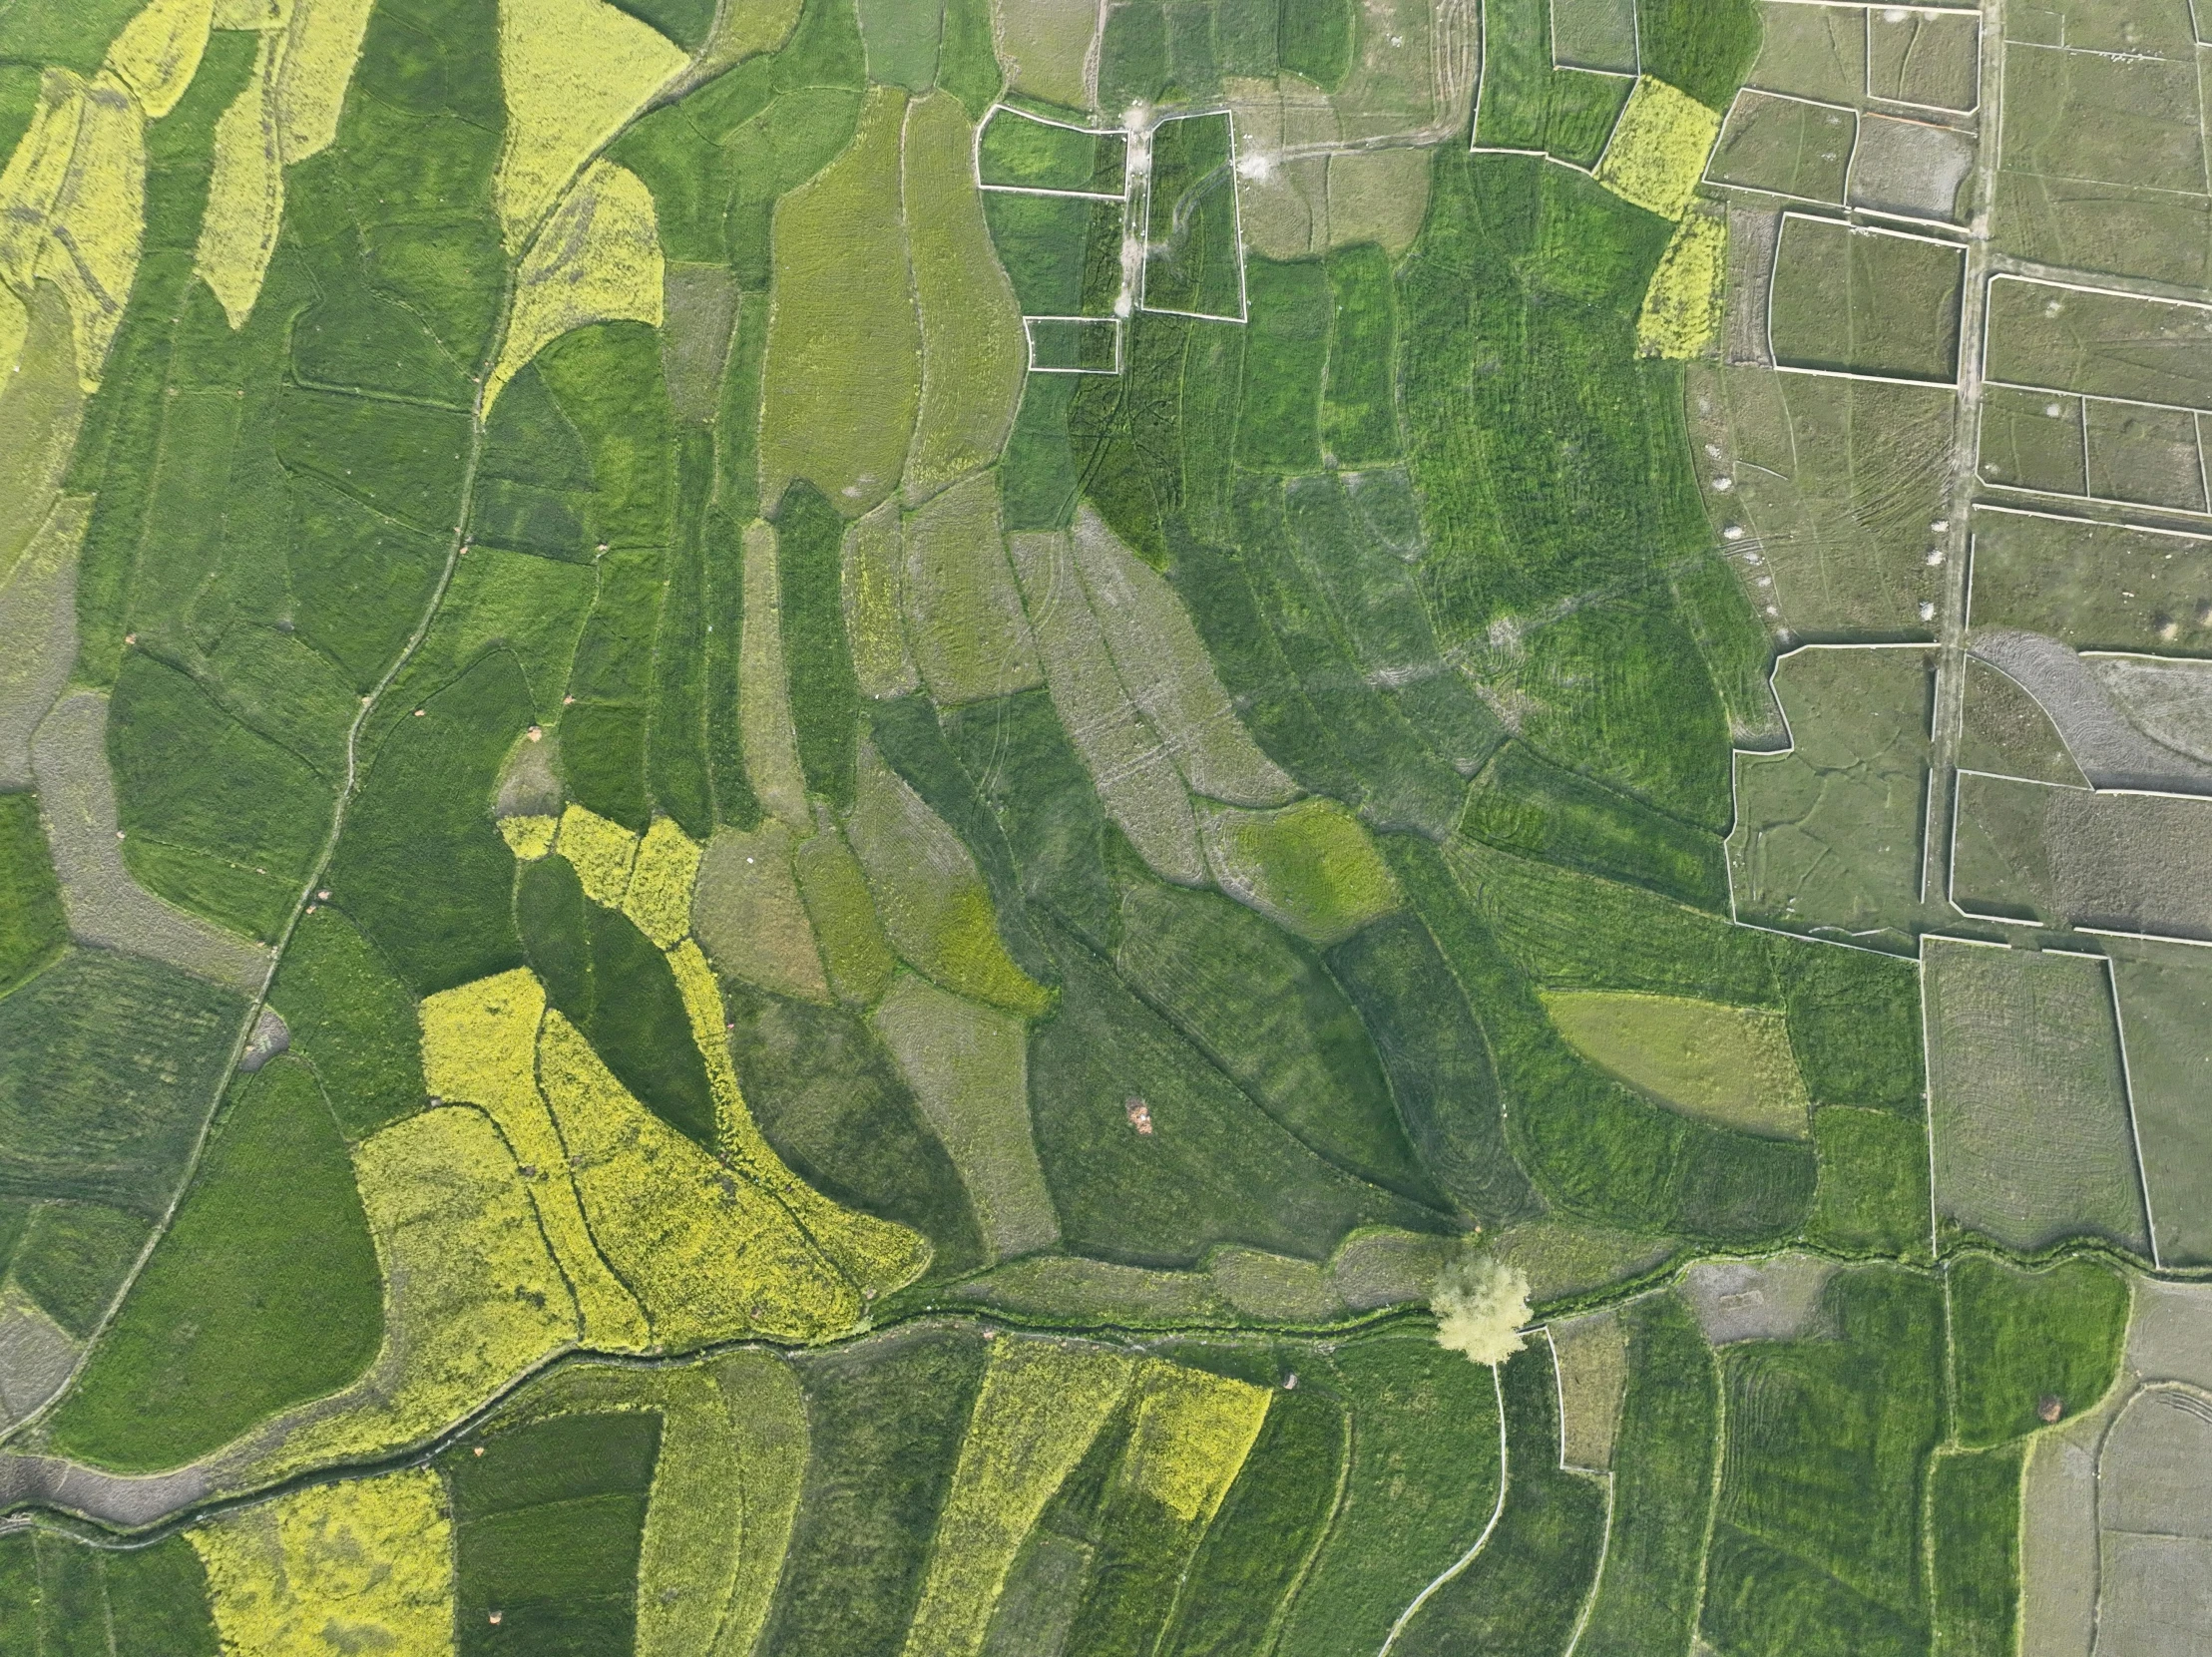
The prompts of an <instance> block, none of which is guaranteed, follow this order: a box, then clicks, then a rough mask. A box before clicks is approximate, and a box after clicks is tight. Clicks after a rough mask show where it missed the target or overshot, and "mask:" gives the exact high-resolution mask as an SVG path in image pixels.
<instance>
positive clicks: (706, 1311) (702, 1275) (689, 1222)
mask: <svg viewBox="0 0 2212 1657" xmlns="http://www.w3.org/2000/svg"><path fill="white" fill-rule="evenodd" d="M538 1074H539V1079H540V1082H541V1084H542V1085H543V1087H544V1089H545V1094H546V1099H547V1102H548V1103H550V1104H551V1105H552V1106H553V1115H554V1120H555V1122H556V1124H557V1125H558V1126H559V1128H560V1130H561V1137H562V1140H563V1142H564V1143H566V1144H567V1146H568V1148H569V1157H570V1165H571V1167H572V1168H573V1169H574V1171H575V1177H576V1185H577V1191H578V1193H579V1194H580V1195H581V1196H582V1197H583V1199H584V1214H585V1218H586V1220H587V1221H589V1222H590V1224H591V1227H592V1234H593V1235H594V1236H595V1237H597V1238H598V1239H599V1242H600V1247H601V1249H602V1251H603V1252H604V1253H605V1254H606V1256H607V1259H608V1262H609V1264H610V1265H612V1266H613V1267H614V1268H615V1269H616V1270H617V1271H618V1272H620V1273H622V1275H623V1277H624V1278H625V1279H626V1280H627V1281H628V1282H629V1283H631V1284H632V1285H634V1286H635V1288H636V1291H637V1293H638V1296H639V1298H640V1299H641V1300H642V1301H643V1302H644V1303H645V1306H646V1310H647V1312H648V1314H649V1315H650V1316H651V1317H652V1319H653V1324H654V1331H655V1334H656V1335H657V1336H658V1337H659V1338H660V1339H661V1340H662V1341H663V1342H664V1343H666V1344H668V1345H683V1346H688V1345H695V1344H698V1343H701V1342H705V1341H714V1340H723V1339H727V1338H728V1337H731V1336H736V1335H745V1334H756V1335H771V1336H777V1337H780V1338H782V1339H785V1340H797V1341H809V1340H820V1339H823V1338H825V1337H828V1336H832V1335H840V1334H843V1333H844V1332H845V1331H847V1330H849V1329H851V1328H852V1327H853V1325H854V1324H855V1323H856V1322H857V1321H858V1320H859V1317H860V1308H861V1302H860V1295H859V1293H858V1292H857V1291H856V1290H855V1289H854V1288H853V1286H852V1285H851V1284H850V1283H848V1282H846V1281H845V1279H844V1278H843V1277H842V1276H841V1275H839V1274H838V1273H837V1272H836V1271H835V1270H834V1269H833V1268H832V1267H830V1265H829V1264H828V1263H827V1262H826V1261H824V1260H823V1259H822V1257H821V1255H820V1254H819V1253H817V1252H816V1250H815V1249H814V1247H813V1245H812V1244H811V1243H810V1242H809V1241H808V1239H807V1236H806V1233H805V1232H804V1231H802V1230H801V1229H800V1228H799V1226H798V1224H797V1222H796V1221H794V1220H793V1219H792V1217H791V1215H790V1213H789V1211H788V1210H787V1209H786V1208H785V1207H784V1205H783V1204H782V1203H780V1202H778V1201H777V1200H776V1198H775V1197H774V1196H773V1195H771V1194H770V1193H768V1192H767V1191H764V1190H762V1189H761V1188H760V1187H759V1186H757V1185H755V1184H753V1183H752V1182H751V1181H750V1180H747V1179H742V1178H739V1177H738V1176H737V1175H735V1174H733V1173H732V1172H731V1171H730V1170H728V1169H726V1168H724V1167H723V1166H722V1165H721V1164H720V1163H718V1162H716V1161H715V1160H714V1158H713V1157H711V1156H709V1155H708V1154H707V1153H706V1152H705V1151H703V1150H701V1149H700V1148H699V1147H698V1146H697V1145H695V1144H693V1143H692V1142H691V1141H690V1140H689V1139H687V1138H685V1137H684V1136H683V1135H682V1134H680V1133H678V1132H677V1131H676V1130H675V1129H674V1128H672V1127H670V1126H668V1124H667V1123H665V1122H664V1121H662V1120H661V1118H660V1117H658V1116H656V1115H654V1114H653V1113H652V1112H651V1111H649V1110H648V1109H647V1108H646V1107H645V1106H644V1105H642V1104H640V1103H639V1102H638V1101H637V1099H635V1098H634V1097H632V1096H631V1094H630V1091H629V1089H628V1088H626V1087H624V1086H623V1084H622V1083H621V1082H620V1081H618V1080H616V1079H615V1076H614V1073H613V1072H612V1071H610V1070H609V1069H608V1068H607V1066H606V1064H604V1063H603V1062H601V1060H600V1056H599V1054H598V1053H596V1052H594V1051H593V1050H592V1047H591V1043H589V1042H588V1041H586V1040H585V1039H584V1037H583V1036H582V1035H581V1034H580V1033H579V1032H578V1031H577V1029H576V1027H575V1026H574V1025H572V1024H570V1023H569V1021H568V1020H567V1019H565V1018H563V1017H562V1016H561V1014H560V1013H559V1012H557V1011H556V1012H551V1013H548V1014H547V1015H546V1020H545V1028H544V1032H543V1034H542V1035H541V1036H539V1041H538Z"/></svg>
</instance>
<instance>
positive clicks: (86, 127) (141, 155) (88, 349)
mask: <svg viewBox="0 0 2212 1657" xmlns="http://www.w3.org/2000/svg"><path fill="white" fill-rule="evenodd" d="M49 233H50V238H51V239H52V240H53V241H55V242H58V243H61V244H63V245H58V246H56V247H55V248H54V249H53V251H52V253H51V254H50V255H48V256H45V257H42V258H41V259H40V261H39V275H40V276H41V277H42V278H44V279H46V280H48V281H51V282H53V283H54V284H55V285H56V286H57V287H59V288H60V289H61V290H62V296H63V297H64V298H65V299H67V300H68V301H69V322H70V332H71V334H72V335H73V336H74V338H75V340H76V343H77V378H78V380H79V381H80V383H82V384H83V386H84V388H85V389H86V390H87V391H92V390H94V389H96V388H97V387H98V386H99V384H100V371H101V368H102V367H103V365H104V364H105V363H106V362H107V360H108V347H109V346H110V345H112V344H113V343H114V342H115V336H116V330H117V329H118V328H120V327H122V326H123V307H124V306H125V305H127V304H129V303H130V300H131V284H132V283H133V282H134V281H136V280H137V279H138V273H139V251H140V248H141V247H142V246H143V244H144V243H145V240H146V117H145V116H144V115H143V114H142V113H141V112H140V110H139V104H138V100H137V99H136V98H134V97H132V96H131V89H130V88H129V87H127V86H125V85H124V84H123V83H122V82H121V81H120V80H117V79H116V78H115V76H113V75H112V74H109V73H108V72H106V71H103V72H102V73H101V74H100V75H99V77H98V78H96V79H95V80H94V81H93V82H92V84H91V85H90V86H88V87H86V88H85V90H84V92H83V93H82V94H81V95H80V98H79V114H78V120H77V145H76V148H75V150H73V151H72V152H71V154H70V158H69V172H68V174H67V176H66V177H64V178H63V180H62V188H61V191H60V192H59V194H57V195H56V197H55V198H54V218H53V227H52V230H51V231H50V232H49ZM64 246H66V249H67V250H66V252H65V251H64Z"/></svg>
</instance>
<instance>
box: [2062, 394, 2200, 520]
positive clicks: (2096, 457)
mask: <svg viewBox="0 0 2212 1657" xmlns="http://www.w3.org/2000/svg"><path fill="white" fill-rule="evenodd" d="M2087 409H2088V428H2089V430H2088V447H2089V493H2090V494H2091V495H2092V496H2094V497H2095V498H2096V499H2098V500H2100V501H2132V502H2135V503H2136V504H2138V505H2141V506H2147V507H2165V508H2167V509H2168V510H2169V511H2173V512H2202V511H2203V510H2204V459H2203V456H2202V455H2201V454H2200V453H2199V452H2198V449H2197V421H2198V419H2199V418H2200V417H2199V416H2198V415H2197V414H2196V413H2195V412H2194V411H2193V410H2190V409H2179V408H2158V407H2155V406H2153V405H2151V404H2147V403H2114V402H2108V401H2106V400H2105V399H2103V398H2100V397H2092V398H2089V399H2088V401H2087Z"/></svg>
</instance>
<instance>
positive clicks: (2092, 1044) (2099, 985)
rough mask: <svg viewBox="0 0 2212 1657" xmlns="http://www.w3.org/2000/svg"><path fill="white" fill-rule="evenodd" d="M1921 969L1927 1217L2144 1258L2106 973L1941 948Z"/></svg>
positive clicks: (2036, 1243) (2100, 968) (1933, 949)
mask: <svg viewBox="0 0 2212 1657" xmlns="http://www.w3.org/2000/svg"><path fill="white" fill-rule="evenodd" d="M1921 960H1922V964H1923V975H1922V990H1923V994H1924V996H1925V997H1926V1001H1927V1010H1926V1017H1927V1021H1928V1050H1929V1057H1930V1061H1931V1067H1930V1072H1929V1078H1928V1080H1929V1112H1930V1119H1931V1132H1932V1135H1933V1138H1934V1142H1935V1178H1936V1207H1937V1210H1938V1212H1939V1213H1941V1214H1942V1215H1943V1216H1944V1217H1945V1218H1947V1219H1950V1220H1953V1221H1956V1222H1957V1223H1958V1224H1960V1225H1962V1226H1965V1227H1967V1228H1968V1229H1969V1230H1972V1231H1978V1232H1981V1233H1982V1234H1983V1235H1985V1236H1987V1237H1991V1238H1992V1239H1994V1240H1995V1241H1997V1242H1998V1243H2001V1244H2003V1245H2004V1246H2005V1247H2007V1248H2013V1249H2021V1250H2033V1249H2039V1248H2042V1247H2044V1246H2046V1245H2048V1244H2050V1243H2052V1242H2055V1241H2056V1240H2057V1239H2059V1238H2061V1237H2067V1236H2074V1235H2078V1234H2083V1233H2086V1234H2089V1235H2093V1236H2101V1237H2105V1238H2109V1239H2110V1240H2111V1241H2113V1242H2115V1243H2119V1244H2121V1245H2122V1246H2124V1247H2127V1248H2132V1249H2136V1250H2138V1251H2140V1252H2142V1253H2145V1254H2147V1253H2148V1252H2149V1250H2150V1238H2149V1234H2148V1231H2147V1229H2146V1226H2145V1224H2144V1218H2143V1195H2142V1188H2141V1184H2140V1181H2139V1176H2138V1174H2137V1170H2136V1160H2135V1137H2134V1133H2133V1130H2132V1128H2131V1126H2130V1123H2129V1119H2128V1105H2127V1086H2126V1080H2125V1076H2124V1074H2123V1072H2122V1068H2121V1061H2120V1043H2119V1036H2118V1032H2117V1030H2116V1029H2115V1028H2114V1025H2113V1018H2112V991H2111V984H2110V980H2109V977H2108V974H2107V969H2106V965H2105V963H2104V962H2103V961H2102V960H2101V959H2099V958H2098V957H2095V956H2084V955H2067V954H2061V953H2057V952H2053V951H2046V952H2042V953H2035V952H2032V951H2026V950H2007V949H1999V948H1994V947H1992V946H1990V945H1984V944H1966V943H1961V942H1958V941H1956V940H1953V939H1947V938H1928V939H1925V940H1923V942H1922V950H1921Z"/></svg>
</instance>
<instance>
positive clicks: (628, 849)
mask: <svg viewBox="0 0 2212 1657" xmlns="http://www.w3.org/2000/svg"><path fill="white" fill-rule="evenodd" d="M554 849H555V850H557V851H559V852H560V854H561V855H562V856H563V857H565V858H567V859H568V860H569V861H570V862H571V863H573V864H575V865H576V878H577V879H578V880H580V881H582V882H583V883H584V895H585V896H586V897H587V898H590V899H591V900H592V902H594V903H596V904H605V905H606V906H607V907H608V908H609V909H620V908H622V905H623V894H624V893H626V892H628V891H629V890H630V868H631V865H632V864H633V863H635V862H636V861H637V858H638V837H637V836H636V835H635V834H633V833H631V832H630V830H628V829H626V828H624V827H623V826H622V824H620V823H611V822H609V821H608V820H607V819H606V818H605V817H602V816H601V815H600V814H599V813H598V812H596V811H590V810H587V809H586V808H585V807H583V806H580V805H572V806H570V807H569V808H568V809H567V810H566V811H564V812H562V813H561V837H560V838H559V839H558V840H556V841H555V842H554Z"/></svg>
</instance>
